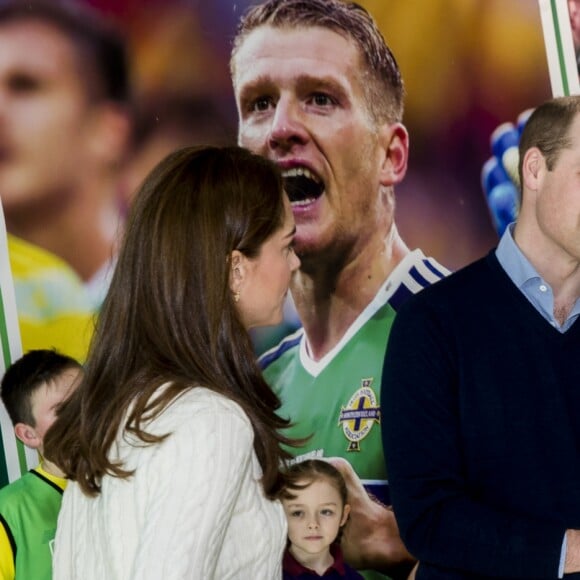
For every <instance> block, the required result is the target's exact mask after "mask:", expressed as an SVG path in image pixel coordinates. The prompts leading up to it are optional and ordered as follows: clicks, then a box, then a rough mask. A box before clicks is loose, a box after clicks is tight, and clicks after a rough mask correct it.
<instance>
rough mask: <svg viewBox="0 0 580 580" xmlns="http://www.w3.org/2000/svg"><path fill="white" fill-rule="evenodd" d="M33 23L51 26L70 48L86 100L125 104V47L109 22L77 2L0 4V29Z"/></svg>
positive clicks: (48, 0) (45, 0) (11, 0)
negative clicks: (71, 48)
mask: <svg viewBox="0 0 580 580" xmlns="http://www.w3.org/2000/svg"><path fill="white" fill-rule="evenodd" d="M34 21H36V22H41V23H44V24H46V25H48V26H51V27H53V28H54V29H56V30H57V31H58V32H60V33H61V34H62V35H63V36H64V37H65V38H67V39H68V40H69V41H70V43H71V44H72V45H73V47H74V52H75V54H76V58H77V66H78V74H79V77H80V78H81V79H83V81H84V83H85V86H86V89H87V94H88V96H89V98H91V99H92V100H95V101H102V100H105V101H113V102H116V103H119V104H128V103H129V101H130V90H129V80H130V79H129V65H128V56H127V47H126V45H125V42H124V40H123V37H122V35H121V33H120V31H119V30H118V29H117V28H116V27H115V26H113V24H112V23H111V22H109V21H107V20H105V18H104V17H103V16H102V15H101V14H100V13H98V12H96V11H95V10H94V9H91V8H89V7H88V6H84V5H81V4H80V3H79V2H75V3H73V2H70V1H64V0H27V1H26V2H24V1H22V0H8V1H7V2H2V3H1V4H0V27H1V26H5V25H8V24H12V23H18V22H34Z"/></svg>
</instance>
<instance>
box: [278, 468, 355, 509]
mask: <svg viewBox="0 0 580 580" xmlns="http://www.w3.org/2000/svg"><path fill="white" fill-rule="evenodd" d="M320 480H324V481H327V482H328V483H330V485H332V487H334V488H335V489H336V491H338V494H339V495H340V499H341V500H342V504H343V506H344V504H346V503H348V501H347V500H348V493H347V490H346V483H345V481H344V478H343V477H342V474H341V473H340V471H338V469H337V468H336V467H334V465H332V463H329V462H328V461H323V460H322V459H306V460H305V461H300V462H298V463H294V464H293V465H291V466H290V467H289V468H288V469H287V471H286V481H287V484H286V487H285V489H284V490H283V491H282V494H281V497H282V499H296V497H297V496H296V495H295V494H294V493H292V492H293V491H301V490H303V489H306V488H307V487H309V486H311V485H312V484H313V483H314V482H315V481H320ZM299 481H306V483H300V484H299V483H298V482H299Z"/></svg>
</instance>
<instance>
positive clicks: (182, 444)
mask: <svg viewBox="0 0 580 580" xmlns="http://www.w3.org/2000/svg"><path fill="white" fill-rule="evenodd" d="M175 404H176V405H179V404H180V402H179V401H177V402H176V403H175ZM177 420H178V421H181V424H180V425H176V426H175V429H174V430H173V431H172V433H171V435H170V436H169V437H168V438H167V440H166V441H165V442H164V443H163V444H161V445H158V446H157V447H158V449H157V450H156V454H155V457H154V458H153V460H152V461H151V462H150V463H148V465H147V468H146V470H147V472H146V473H143V472H142V473H141V475H145V476H146V477H147V478H148V479H149V484H148V485H149V490H148V494H149V501H147V504H148V506H150V508H149V512H148V513H147V516H146V520H145V523H144V529H143V530H142V533H141V534H140V539H139V546H138V549H137V557H136V563H135V568H134V571H133V573H132V574H131V579H134V580H136V579H140V580H153V579H158V578H164V579H165V580H173V579H175V580H177V579H180V580H181V579H186V578H191V579H193V578H205V579H207V580H211V579H213V578H214V574H215V568H216V563H217V561H218V556H219V553H220V549H221V546H222V543H223V541H224V537H225V535H226V531H227V528H228V524H229V521H230V519H231V516H232V511H233V509H234V505H235V503H236V499H237V497H238V495H239V494H243V493H245V489H244V486H247V485H250V482H251V479H250V478H251V470H252V454H253V430H252V428H251V425H250V424H249V421H248V419H247V417H246V416H245V415H244V414H243V413H242V411H241V409H240V408H239V407H238V406H237V405H235V404H234V403H232V402H231V401H223V400H219V399H218V398H214V399H213V400H209V401H208V403H207V405H204V408H203V410H202V412H196V413H195V416H191V417H188V416H187V415H185V416H183V413H182V416H178V417H177ZM139 469H140V468H138V470H139ZM257 485H259V483H257Z"/></svg>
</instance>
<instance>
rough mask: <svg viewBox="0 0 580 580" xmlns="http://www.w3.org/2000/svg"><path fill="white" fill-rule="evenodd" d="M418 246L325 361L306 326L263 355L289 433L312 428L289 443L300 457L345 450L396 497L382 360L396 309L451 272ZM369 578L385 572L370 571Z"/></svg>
mask: <svg viewBox="0 0 580 580" xmlns="http://www.w3.org/2000/svg"><path fill="white" fill-rule="evenodd" d="M448 273H449V272H448V270H446V269H445V268H443V267H442V266H441V265H440V264H438V263H437V262H436V261H434V260H432V259H429V258H425V256H424V255H423V254H422V252H421V251H420V250H415V251H414V252H412V253H411V254H409V255H408V256H407V257H406V258H405V259H404V260H403V261H402V262H401V264H399V266H398V267H397V268H396V269H395V271H394V272H393V273H392V274H391V276H390V277H389V278H388V279H387V281H386V282H385V284H384V285H383V286H382V287H381V289H380V290H379V292H378V293H377V295H376V296H375V298H374V299H373V301H372V302H371V303H370V304H369V305H368V306H367V308H366V309H365V310H364V311H363V312H362V313H361V314H360V315H359V317H358V318H357V320H356V321H355V322H354V323H353V325H352V326H351V327H350V329H349V330H348V331H347V332H346V334H345V335H344V336H343V338H342V339H341V341H340V342H339V343H338V344H337V346H336V347H335V348H334V349H333V350H332V351H330V352H329V353H328V354H327V355H326V356H325V357H323V358H322V359H321V360H320V361H313V360H312V359H310V358H309V356H308V352H307V346H306V340H305V336H304V332H303V330H302V329H300V330H299V331H297V332H296V333H294V334H293V335H291V336H289V337H287V338H286V339H284V340H283V341H282V342H281V343H280V345H278V346H277V347H276V348H274V349H272V350H270V351H268V352H266V353H265V354H264V355H262V357H261V358H260V362H261V365H262V368H263V369H264V376H265V377H266V380H267V381H268V382H269V383H270V385H272V387H273V389H274V391H275V392H276V394H277V395H278V396H279V398H280V400H281V402H282V407H281V409H280V410H279V411H278V413H279V414H280V415H281V416H282V417H285V418H289V419H290V420H291V421H292V423H293V426H292V427H291V428H290V429H288V431H287V432H286V433H285V434H287V435H289V436H290V437H296V438H302V437H306V436H311V438H310V439H309V440H308V442H307V443H306V444H305V445H304V447H302V448H299V449H295V448H292V449H291V450H290V451H291V452H292V453H293V454H295V455H297V458H298V459H302V458H314V457H343V458H345V459H347V460H348V461H349V462H350V464H351V465H352V466H353V468H354V470H355V471H356V472H357V474H358V476H359V477H360V479H361V480H362V482H363V484H364V486H365V488H366V489H367V491H369V492H370V493H372V494H373V495H374V496H375V497H377V499H379V500H380V501H382V502H383V503H386V504H390V499H389V494H388V480H387V472H386V467H385V461H384V455H383V445H382V439H381V421H382V417H381V404H380V388H381V377H382V370H383V361H384V356H385V351H386V346H387V341H388V337H389V332H390V329H391V326H392V324H393V320H394V317H395V313H396V310H397V309H398V308H399V306H400V305H401V304H402V303H403V302H404V301H405V300H406V299H407V298H408V297H409V296H411V295H412V294H415V293H416V292H418V291H419V290H421V289H422V288H424V287H426V286H428V285H430V284H432V283H434V282H436V281H438V280H440V279H441V278H443V277H444V276H446V275H447V274H448ZM365 577H366V578H384V576H381V575H378V574H376V573H365Z"/></svg>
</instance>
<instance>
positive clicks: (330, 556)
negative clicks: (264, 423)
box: [282, 459, 363, 580]
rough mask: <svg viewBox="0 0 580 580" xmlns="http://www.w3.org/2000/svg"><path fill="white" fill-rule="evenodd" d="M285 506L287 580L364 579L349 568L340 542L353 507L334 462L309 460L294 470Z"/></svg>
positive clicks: (290, 474) (285, 495)
mask: <svg viewBox="0 0 580 580" xmlns="http://www.w3.org/2000/svg"><path fill="white" fill-rule="evenodd" d="M287 477H288V480H287V481H288V484H287V487H286V489H285V490H284V492H283V495H282V503H283V505H284V511H285V512H286V518H287V519H288V547H287V548H286V552H285V554H284V561H283V570H284V580H307V579H308V578H319V577H321V576H324V578H325V579H331V578H341V579H342V580H357V579H359V578H360V579H362V578H363V577H362V576H361V575H360V574H359V573H358V572H356V570H353V569H352V568H351V567H350V566H348V565H347V564H346V563H345V562H344V560H343V558H342V552H341V550H340V543H339V541H337V539H339V535H340V529H341V528H342V526H343V525H344V524H345V523H346V520H347V518H348V514H349V512H350V506H349V505H348V503H347V493H346V484H345V483H344V479H343V478H342V475H341V474H340V472H339V471H338V470H337V469H336V468H335V467H334V466H333V465H331V464H330V463H328V462H326V461H322V460H319V459H309V460H306V461H302V462H300V463H297V464H295V465H293V466H292V467H290V469H289V470H288V472H287Z"/></svg>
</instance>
